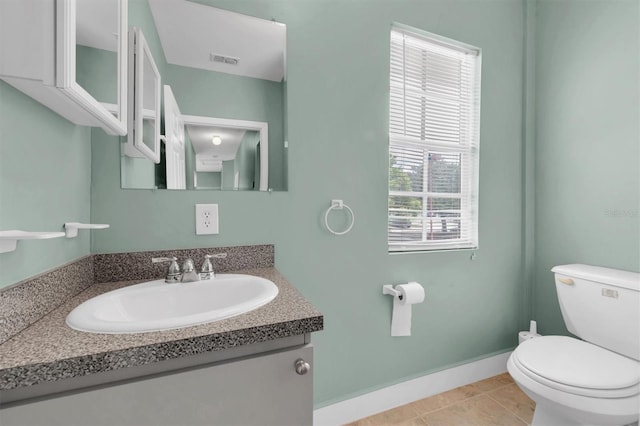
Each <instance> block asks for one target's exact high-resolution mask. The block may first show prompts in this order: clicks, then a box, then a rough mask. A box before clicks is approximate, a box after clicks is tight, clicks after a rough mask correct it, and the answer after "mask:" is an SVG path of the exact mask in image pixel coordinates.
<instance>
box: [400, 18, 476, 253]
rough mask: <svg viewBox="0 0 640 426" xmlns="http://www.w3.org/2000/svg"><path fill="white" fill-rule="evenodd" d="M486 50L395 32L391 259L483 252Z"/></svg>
mask: <svg viewBox="0 0 640 426" xmlns="http://www.w3.org/2000/svg"><path fill="white" fill-rule="evenodd" d="M480 66H481V52H480V49H478V48H475V47H472V46H468V45H465V44H462V43H459V42H457V41H454V40H450V39H446V38H443V37H440V36H436V35H433V34H429V33H425V32H422V31H419V30H411V29H409V28H407V27H404V26H399V25H394V26H393V28H392V30H391V70H390V92H391V96H390V105H389V207H388V212H389V222H388V238H389V251H390V252H407V251H426V250H448V249H470V248H476V247H477V246H478V145H479V139H480V137H479V136H480Z"/></svg>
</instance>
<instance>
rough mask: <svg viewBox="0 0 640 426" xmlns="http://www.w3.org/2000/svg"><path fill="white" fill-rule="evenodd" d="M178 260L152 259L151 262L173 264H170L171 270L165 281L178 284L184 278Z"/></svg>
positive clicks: (170, 258) (173, 258) (168, 258)
mask: <svg viewBox="0 0 640 426" xmlns="http://www.w3.org/2000/svg"><path fill="white" fill-rule="evenodd" d="M177 260H178V259H177V258H175V257H152V258H151V262H153V263H160V262H171V263H170V264H169V269H167V275H166V277H165V279H164V282H165V283H177V282H180V279H181V278H182V274H180V267H179V266H178V262H177Z"/></svg>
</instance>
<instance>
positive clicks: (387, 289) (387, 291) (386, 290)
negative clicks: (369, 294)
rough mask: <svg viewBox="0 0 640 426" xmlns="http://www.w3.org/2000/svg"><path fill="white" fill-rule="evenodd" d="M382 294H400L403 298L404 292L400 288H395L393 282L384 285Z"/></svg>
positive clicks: (394, 295)
mask: <svg viewBox="0 0 640 426" xmlns="http://www.w3.org/2000/svg"><path fill="white" fill-rule="evenodd" d="M382 294H389V295H391V296H393V297H396V296H398V297H399V298H400V300H402V293H400V292H399V291H398V290H396V289H395V288H393V285H391V284H387V285H383V286H382Z"/></svg>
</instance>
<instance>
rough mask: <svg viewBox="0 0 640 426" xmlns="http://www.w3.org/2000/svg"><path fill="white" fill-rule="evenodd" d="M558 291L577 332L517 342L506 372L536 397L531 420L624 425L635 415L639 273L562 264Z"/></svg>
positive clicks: (546, 424) (552, 425) (639, 401)
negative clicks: (517, 344)
mask: <svg viewBox="0 0 640 426" xmlns="http://www.w3.org/2000/svg"><path fill="white" fill-rule="evenodd" d="M552 271H553V272H555V282H556V291H557V294H558V300H559V302H560V309H561V311H562V317H563V319H564V322H565V325H566V326H567V329H568V330H569V331H570V332H571V333H572V334H574V335H575V336H577V337H578V338H575V337H568V336H542V337H537V338H535V339H530V340H526V341H524V342H522V343H521V344H520V345H519V346H518V347H517V348H516V349H515V350H514V351H513V353H512V354H511V356H510V357H509V360H508V362H507V370H508V371H509V374H511V376H512V377H513V380H514V381H515V382H516V384H517V385H518V386H519V387H520V388H521V389H522V390H523V391H524V392H525V393H526V394H527V395H528V396H529V397H530V398H531V399H533V400H534V401H535V402H536V408H535V411H534V416H533V422H532V426H556V425H557V426H570V425H629V424H636V425H637V422H638V418H639V417H640V274H638V273H635V272H627V271H618V270H614V269H609V268H602V267H596V266H590V265H563V266H556V267H555V268H553V269H552Z"/></svg>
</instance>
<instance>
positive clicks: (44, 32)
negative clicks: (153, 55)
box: [0, 0, 128, 135]
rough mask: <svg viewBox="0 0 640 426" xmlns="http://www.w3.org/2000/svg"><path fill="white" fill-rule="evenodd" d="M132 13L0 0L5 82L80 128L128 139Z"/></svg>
mask: <svg viewBox="0 0 640 426" xmlns="http://www.w3.org/2000/svg"><path fill="white" fill-rule="evenodd" d="M127 6H128V3H127V0H55V1H54V0H30V1H24V0H0V78H1V79H2V80H4V81H6V82H7V83H8V84H10V85H12V86H13V87H15V88H16V89H18V90H20V91H22V92H23V93H25V94H27V95H28V96H30V97H32V98H34V99H35V100H37V101H38V102H40V103H42V104H43V105H45V106H47V107H49V108H51V109H52V110H53V111H55V112H57V113H58V114H60V115H61V116H63V117H64V118H66V119H67V120H69V121H71V122H73V123H75V124H79V125H84V126H92V127H102V128H103V129H104V130H105V131H106V132H107V133H109V134H115V135H125V134H126V133H127V114H126V107H127V102H126V99H127V55H126V52H127V25H128V23H127ZM97 58H100V59H101V60H100V61H99V62H100V63H101V64H103V66H102V67H101V69H99V70H94V69H92V64H94V63H96V62H98V61H96V59H97ZM105 64H108V66H107V65H105ZM96 74H98V77H97V78H96ZM110 110H111V111H115V112H113V113H112V112H110Z"/></svg>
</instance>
